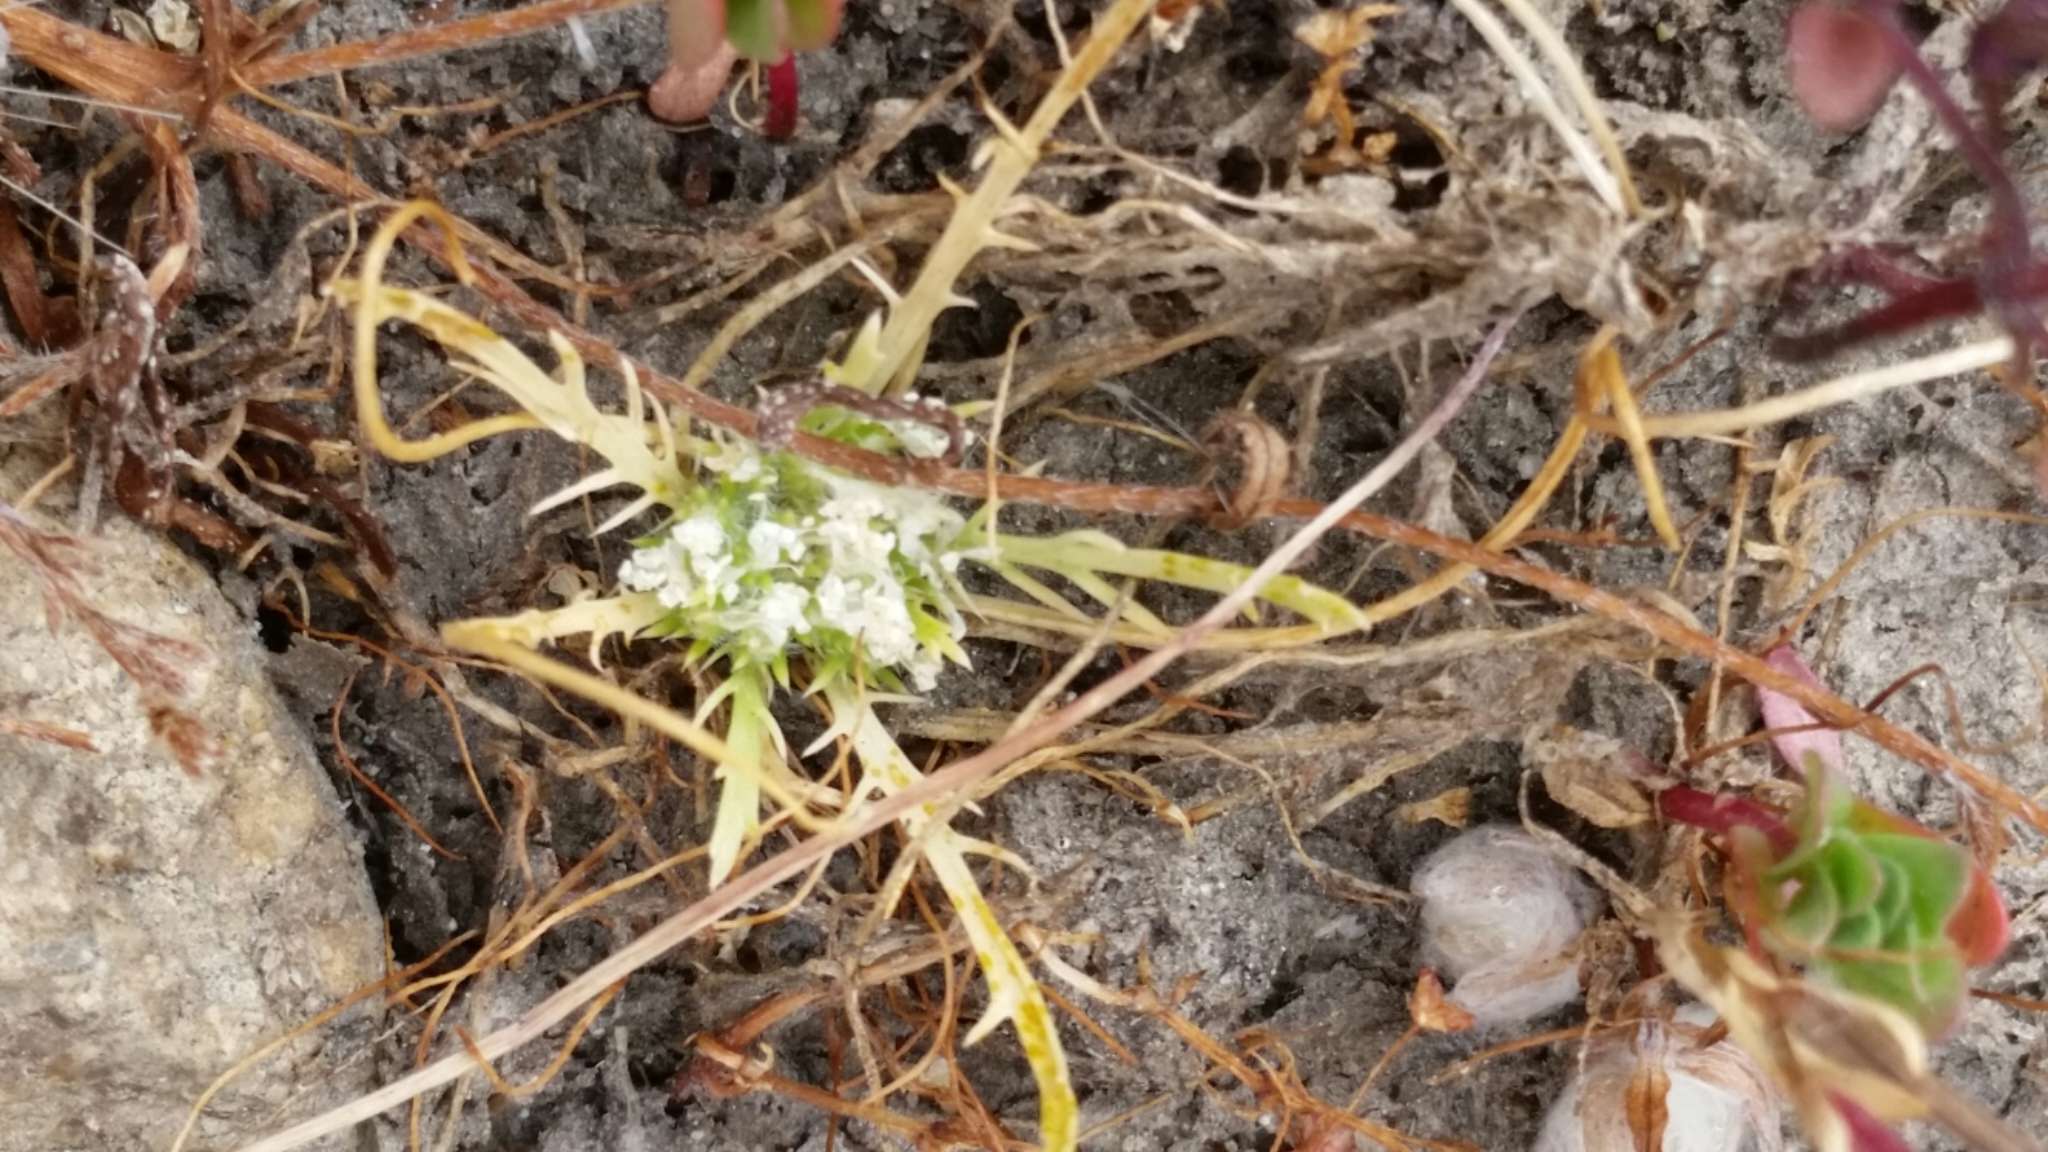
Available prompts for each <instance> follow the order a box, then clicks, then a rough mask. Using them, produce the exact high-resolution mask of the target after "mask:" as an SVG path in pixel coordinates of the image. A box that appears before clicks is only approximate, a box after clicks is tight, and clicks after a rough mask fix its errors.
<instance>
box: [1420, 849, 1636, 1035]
mask: <svg viewBox="0 0 2048 1152" xmlns="http://www.w3.org/2000/svg"><path fill="white" fill-rule="evenodd" d="M1410 887H1411V888H1412V890H1413V891H1414V892H1415V894H1416V895H1417V896H1418V897H1420V898H1421V900H1422V962H1423V963H1424V964H1426V965H1429V966H1430V967H1432V968H1435V969H1436V970H1437V971H1438V972H1439V973H1441V974H1443V975H1444V976H1447V977H1449V978H1450V979H1452V980H1453V981H1455V982H1456V983H1455V986H1454V987H1453V988H1452V990H1451V995H1450V1000H1451V1002H1452V1003H1454V1004H1456V1005H1457V1006H1459V1007H1461V1008H1463V1009H1465V1010H1466V1011H1467V1012H1470V1013H1472V1015H1473V1017H1474V1018H1475V1019H1476V1020H1477V1021H1478V1023H1480V1024H1481V1025H1491V1024H1513V1023H1517V1022H1519V1021H1523V1020H1527V1019H1530V1018H1532V1017H1536V1016H1541V1015H1543V1014H1545V1013H1547V1012H1552V1011H1555V1010H1556V1009H1558V1008H1562V1007H1564V1006H1565V1005H1566V1004H1569V1003H1571V1002H1572V1001H1574V1000H1576V999H1578V997H1579V968H1578V957H1577V955H1576V954H1575V952H1574V950H1573V945H1574V943H1575V942H1576V941H1577V940H1578V938H1579V934H1580V933H1581V932H1582V931H1584V930H1585V927H1586V924H1587V923H1588V921H1589V920H1590V918H1591V916H1592V914H1593V912H1594V910H1595V909H1596V908H1597V907H1598V906H1599V899H1598V896H1597V895H1596V894H1595V893H1594V891H1593V889H1592V886H1591V885H1589V884H1587V883H1586V881H1585V879H1584V877H1582V876H1580V875H1579V874H1578V872H1577V871H1576V870H1575V869H1573V868H1572V867H1571V866H1570V865H1568V864H1566V863H1564V862H1563V861H1560V860H1559V859H1557V858H1556V857H1555V856H1553V855H1551V854H1550V852H1548V851H1547V850H1545V848H1544V847H1543V845H1542V844H1540V843H1538V842H1537V841H1536V839H1535V838H1534V837H1532V836H1530V835H1529V834H1528V833H1526V832H1524V831H1522V830H1521V829H1520V828H1516V827H1512V826H1509V825H1487V826H1484V827H1480V828H1474V829H1472V830H1471V831H1468V832H1465V833H1463V834H1462V835H1460V836H1459V837H1458V838H1457V839H1455V840H1452V841H1451V842H1450V843H1448V844H1446V845H1444V846H1443V847H1442V848H1439V849H1437V850H1436V851H1435V852H1434V853H1432V854H1431V855H1430V856H1429V858H1428V859H1426V860H1424V861H1423V862H1422V866H1421V867H1420V868H1418V869H1416V871H1415V878H1414V880H1413V881H1412V882H1411V884H1410Z"/></svg>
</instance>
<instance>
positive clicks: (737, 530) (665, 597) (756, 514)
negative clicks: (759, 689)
mask: <svg viewBox="0 0 2048 1152" xmlns="http://www.w3.org/2000/svg"><path fill="white" fill-rule="evenodd" d="M701 461H702V466H703V481H704V482H703V483H702V484H700V485H698V486H697V487H696V488H694V489H693V490H692V491H691V492H690V493H689V495H687V496H686V497H685V498H684V500H683V501H682V503H681V504H680V505H678V506H677V507H676V508H675V515H674V516H673V517H672V518H671V519H670V521H669V523H668V524H667V525H666V526H665V527H663V528H662V529H661V530H660V531H658V532H656V533H654V534H653V535H651V536H648V537H646V538H645V539H642V540H641V541H639V542H638V544H637V545H636V547H635V549H634V552H633V554H632V555H631V556H630V557H628V558H627V559H626V561H625V562H624V563H623V564H622V565H620V567H619V583H620V584H621V585H623V586H624V587H626V588H627V589H628V590H630V591H634V592H651V593H653V594H654V595H655V597H656V598H657V600H658V601H659V602H660V603H661V605H662V606H663V607H664V608H667V609H668V610H669V615H668V616H667V617H666V618H665V619H664V620H663V621H662V623H661V624H660V625H659V626H658V627H657V629H656V631H658V632H660V633H661V634H664V635H672V636H678V637H687V638H689V639H691V640H693V641H695V642H697V644H698V645H699V646H700V647H701V650H702V651H705V652H711V653H719V654H724V655H727V656H730V657H731V658H732V659H733V660H734V661H735V662H736V663H759V664H770V665H773V664H777V663H779V662H780V661H782V660H785V659H786V658H787V656H788V654H789V653H790V652H791V651H792V650H793V649H794V650H800V651H802V652H803V653H805V654H806V655H808V656H809V657H810V658H811V660H812V662H813V664H814V665H815V666H816V672H817V675H818V676H821V677H830V676H833V675H840V674H850V673H851V672H852V671H853V670H854V669H855V668H859V669H860V670H861V671H862V673H863V674H865V675H867V676H869V677H871V678H879V679H880V680H881V682H883V683H885V684H889V683H897V682H901V681H903V680H906V679H907V680H908V681H909V682H910V683H912V684H914V685H916V686H917V687H918V688H919V689H920V690H928V689H929V688H931V687H932V686H933V684H934V683H935V682H936V677H937V674H938V670H939V668H940V666H941V665H942V664H943V663H944V662H945V661H946V660H948V659H953V660H958V661H961V662H964V660H965V657H964V655H963V654H962V653H961V651H960V647H959V641H960V638H961V637H962V636H963V635H965V633H966V621H965V620H964V619H963V618H962V617H961V615H960V612H959V610H958V608H957V607H956V606H955V602H956V600H957V599H958V591H957V586H956V584H955V582H954V579H953V575H952V573H953V571H954V569H955V568H956V567H957V566H958V563H959V558H960V555H961V551H962V548H963V546H964V543H965V541H964V539H963V537H964V534H965V532H964V530H965V527H966V522H965V521H964V520H963V519H962V517H961V516H960V514H959V513H957V512H955V511H954V510H953V509H952V508H951V507H949V506H948V505H947V504H946V502H945V501H944V499H942V498H941V497H938V496H935V495H933V494H931V493H927V492H921V491H912V490H905V489H895V488H888V487H884V486H881V485H877V484H870V483H868V482H866V481H864V480H859V479H856V478H854V477H851V476H845V475H841V474H839V473H836V472H831V471H828V470H826V469H823V468H820V467H818V466H816V465H814V464H811V463H808V462H806V461H804V460H801V459H799V458H797V457H795V456H791V455H788V454H784V453H776V454H773V455H771V456H763V455H761V454H760V453H759V452H758V451H757V450H755V449H754V448H753V447H752V446H750V445H745V444H741V443H737V442H735V443H731V444H725V445H720V446H715V447H713V448H712V450H711V451H710V452H707V453H706V454H705V455H704V456H703V457H702V458H701Z"/></svg>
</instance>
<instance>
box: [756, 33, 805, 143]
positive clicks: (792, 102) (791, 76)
mask: <svg viewBox="0 0 2048 1152" xmlns="http://www.w3.org/2000/svg"><path fill="white" fill-rule="evenodd" d="M797 91H798V88H797V76H796V54H795V53H791V54H789V55H787V56H784V57H783V58H782V59H781V60H778V61H776V62H775V63H773V64H770V65H769V66H768V120H767V122H766V123H765V124H763V125H762V126H761V130H762V131H763V132H765V133H767V134H768V135H769V136H772V137H774V138H775V139H777V140H787V139H788V138H789V137H791V136H794V135H796V117H797V100H796V98H797Z"/></svg>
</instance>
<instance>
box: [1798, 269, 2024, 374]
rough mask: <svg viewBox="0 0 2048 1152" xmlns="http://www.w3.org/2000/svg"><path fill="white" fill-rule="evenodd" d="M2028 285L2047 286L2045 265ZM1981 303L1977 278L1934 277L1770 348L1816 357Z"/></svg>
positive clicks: (1965, 312) (1958, 315)
mask: <svg viewBox="0 0 2048 1152" xmlns="http://www.w3.org/2000/svg"><path fill="white" fill-rule="evenodd" d="M2027 279H2028V284H2027V289H2028V292H2029V293H2030V294H2033V295H2039V294H2041V292H2042V291H2043V289H2044V288H2048V284H2044V283H2043V281H2048V270H2042V269H2036V270H2032V271H2031V272H2030V273H2029V275H2028V278H2027ZM1983 307H1984V296H1983V292H1982V290H1981V289H1980V287H1979V286H1978V283H1977V281H1975V280H1934V281H1929V282H1928V284H1927V286H1926V287H1923V288H1919V289H1916V290H1914V291H1912V292H1909V293H1906V294H1904V295H1901V296H1898V297H1896V298H1894V299H1892V300H1891V301H1889V302H1887V303H1885V304H1881V305H1879V306H1878V307H1876V308H1873V309H1871V310H1870V311H1868V312H1865V313H1863V314H1861V315H1859V316H1855V317H1852V318H1850V319H1849V320H1847V321H1844V322H1843V323H1841V324H1837V325H1835V326H1834V327H1832V328H1823V329H1821V330H1820V331H1818V332H1808V333H1803V334H1801V335H1797V336H1777V337H1773V338H1772V340H1771V351H1772V352H1774V353H1776V354H1777V355H1778V356H1780V357H1782V358H1784V359H1786V360H1819V359H1822V358H1824V357H1827V356H1832V355H1834V354H1835V353H1837V352H1840V351H1842V350H1843V349H1845V348H1852V347H1855V346H1856V345H1858V344H1862V343H1864V342H1866V341H1870V340H1876V339H1880V338H1882V337H1887V336H1901V335H1904V334H1906V333H1908V332H1912V331H1914V330H1916V329H1919V328H1925V327H1927V326H1928V325H1930V324H1938V323H1940V322H1941V321H1943V320H1957V319H1961V318H1962V317H1964V316H1968V315H1971V314H1972V313H1975V312H1978V311H1981V310H1982V309H1983Z"/></svg>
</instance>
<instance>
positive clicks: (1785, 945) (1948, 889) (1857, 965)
mask: <svg viewBox="0 0 2048 1152" xmlns="http://www.w3.org/2000/svg"><path fill="white" fill-rule="evenodd" d="M1806 767H1807V795H1806V798H1805V799H1804V800H1803V801H1802V802H1801V804H1800V806H1799V808H1798V809H1797V810H1796V811H1795V812H1794V813H1793V814H1792V823H1793V826H1794V827H1796V828H1797V829H1798V833H1799V835H1798V840H1797V842H1796V843H1795V844H1794V845H1793V846H1792V849H1791V850H1790V851H1789V852H1786V853H1785V854H1784V855H1782V856H1781V857H1779V858H1778V859H1776V860H1772V861H1769V862H1768V863H1767V864H1766V865H1765V866H1764V867H1762V868H1760V869H1757V870H1756V872H1757V874H1758V875H1759V876H1760V877H1761V878H1762V881H1763V883H1762V886H1761V887H1762V891H1761V893H1760V896H1761V899H1760V900H1759V906H1760V909H1761V914H1762V916H1763V917H1764V926H1765V928H1766V929H1767V931H1766V932H1765V933H1764V939H1765V940H1766V941H1767V942H1768V943H1769V945H1770V946H1771V947H1773V948H1775V949H1780V950H1782V951H1783V952H1784V953H1785V959H1787V960H1790V961H1793V962H1796V963H1801V964H1805V965H1807V966H1808V967H1809V969H1810V970H1812V971H1813V972H1815V973H1816V974H1820V975H1823V976H1825V977H1827V978H1828V979H1829V980H1831V981H1832V982H1834V983H1835V984H1837V985H1839V986H1841V987H1843V988H1846V989H1849V990H1851V991H1854V992H1858V993H1861V994H1863V995H1866V996H1871V997H1875V998H1877V999H1880V1000H1883V1001H1884V1002H1885V1003H1887V1004H1890V1005H1891V1006H1893V1007H1895V1008H1898V1009H1900V1010H1902V1011H1905V1012H1907V1013H1909V1014H1911V1015H1912V1016H1913V1017H1915V1018H1916V1019H1918V1020H1920V1021H1922V1022H1923V1023H1924V1024H1925V1025H1926V1026H1927V1027H1928V1028H1929V1029H1930V1030H1934V1029H1938V1028H1939V1027H1941V1026H1942V1025H1943V1024H1944V1023H1945V1022H1946V1021H1948V1020H1951V1019H1953V1017H1954V1013H1955V1011H1956V1009H1957V1007H1958V1006H1959V1005H1960V1003H1961V1000H1962V996H1963V994H1964V990H1965V988H1966V981H1965V973H1966V970H1967V963H1966V961H1965V958H1964V956H1963V953H1962V950H1961V949H1960V948H1959V947H1958V946H1957V944H1956V943H1955V942H1954V941H1953V940H1952V939H1951V938H1950V933H1949V931H1948V928H1949V923H1950V921H1951V920H1952V919H1953V918H1954V917H1955V916H1956V914H1957V911H1958V909H1960V908H1961V907H1962V905H1963V903H1964V900H1965V897H1966V896H1967V895H1968V893H1969V889H1970V885H1971V883H1972V882H1973V879H1974V877H1975V874H1976V864H1975V862H1974V861H1972V860H1971V859H1970V856H1969V853H1967V852H1965V851H1964V850H1963V849H1962V848H1960V847H1958V846H1956V845H1954V844H1951V843H1949V842H1947V841H1945V840H1941V839H1938V838H1936V837H1934V836H1933V835H1931V834H1928V833H1925V832H1923V831H1921V830H1920V829H1919V828H1918V826H1917V825H1914V824H1912V823H1910V822H1908V821H1904V820H1901V819H1898V818H1896V817H1893V816H1891V815H1890V814H1888V813H1886V812H1884V811H1882V810H1880V809H1877V808H1875V807H1873V806H1872V805H1869V804H1867V803H1864V802H1863V801H1861V800H1858V799H1857V798H1856V797H1855V796H1854V794H1853V793H1851V792H1850V791H1849V789H1848V787H1847V786H1846V784H1845V783H1844V782H1843V780H1842V779H1841V777H1840V776H1839V775H1838V774H1837V773H1836V772H1835V771H1834V770H1832V769H1830V768H1829V767H1827V766H1826V765H1824V764H1822V763H1819V762H1818V760H1817V759H1816V758H1815V757H1811V756H1809V757H1808V758H1807V765H1806ZM1746 859H1747V860H1749V861H1750V862H1752V863H1753V862H1754V861H1755V859H1756V857H1755V847H1754V846H1752V851H1751V853H1750V854H1749V855H1748V856H1747V857H1746Z"/></svg>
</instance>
